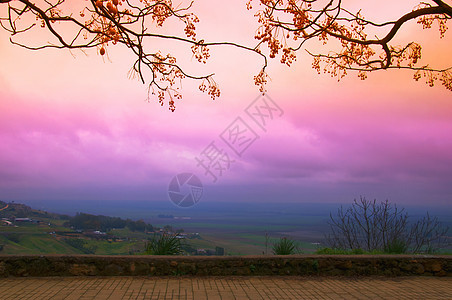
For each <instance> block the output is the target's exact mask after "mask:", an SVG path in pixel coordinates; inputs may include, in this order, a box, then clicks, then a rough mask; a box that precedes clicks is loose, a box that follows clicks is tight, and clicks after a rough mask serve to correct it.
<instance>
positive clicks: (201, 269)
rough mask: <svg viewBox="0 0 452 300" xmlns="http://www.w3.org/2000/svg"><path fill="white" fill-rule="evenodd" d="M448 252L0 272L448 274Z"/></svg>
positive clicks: (36, 264)
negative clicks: (442, 254) (443, 254)
mask: <svg viewBox="0 0 452 300" xmlns="http://www.w3.org/2000/svg"><path fill="white" fill-rule="evenodd" d="M451 269H452V256H427V255H291V256H264V255H262V256H210V257H205V256H204V257H203V256H141V255H137V256H94V255H75V256H74V255H71V256H65V255H40V256H38V255H34V256H31V255H30V256H24V255H21V256H6V255H5V256H0V276H1V277H8V276H120V275H121V276H167V275H170V276H181V275H196V276H226V275H245V276H254V275H301V276H306V275H309V276H316V275H317V276H369V275H372V276H373V275H376V276H412V275H417V276H419V275H422V276H452V272H451Z"/></svg>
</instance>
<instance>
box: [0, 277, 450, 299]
mask: <svg viewBox="0 0 452 300" xmlns="http://www.w3.org/2000/svg"><path fill="white" fill-rule="evenodd" d="M0 299H2V300H6V299H33V300H35V299H46V300H47V299H67V300H70V299H86V300H87V299H96V300H100V299H162V300H163V299H193V300H203V299H212V300H214V299H252V300H254V299H265V300H267V299H278V300H279V299H452V278H439V277H396V278H382V277H363V278H338V277H330V278H328V277H276V276H273V277H269V276H265V277H156V278H152V277H47V278H45V277H40V278H4V279H0Z"/></svg>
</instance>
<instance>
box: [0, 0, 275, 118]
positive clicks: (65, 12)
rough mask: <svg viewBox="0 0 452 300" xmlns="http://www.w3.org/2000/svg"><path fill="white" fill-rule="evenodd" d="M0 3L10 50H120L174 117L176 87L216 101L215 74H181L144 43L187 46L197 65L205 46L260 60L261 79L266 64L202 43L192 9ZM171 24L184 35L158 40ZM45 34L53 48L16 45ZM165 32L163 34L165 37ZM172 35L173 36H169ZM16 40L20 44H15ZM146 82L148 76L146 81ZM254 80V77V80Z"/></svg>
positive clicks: (167, 2) (134, 2) (106, 0)
mask: <svg viewBox="0 0 452 300" xmlns="http://www.w3.org/2000/svg"><path fill="white" fill-rule="evenodd" d="M77 2H79V3H75V4H74V3H73V1H66V0H36V1H30V0H14V1H13V0H0V4H1V5H2V6H0V7H1V8H2V9H3V10H1V11H0V26H1V27H2V28H3V29H4V30H6V31H8V32H9V33H10V35H11V37H10V41H11V43H13V44H15V45H19V46H21V47H24V48H27V49H31V50H39V49H44V48H67V49H81V50H82V51H83V50H84V49H89V48H96V49H97V51H98V53H99V54H100V55H102V56H104V55H107V54H108V49H109V48H110V47H112V46H115V45H123V46H125V47H127V48H129V49H130V51H131V52H132V53H133V54H134V55H135V56H136V61H135V63H134V64H133V67H132V69H131V73H130V75H131V76H132V77H134V76H138V77H139V79H140V80H141V81H142V82H143V83H145V82H146V79H145V78H146V75H147V74H150V80H149V92H150V94H154V95H156V97H157V98H158V101H159V102H160V104H161V105H163V104H164V103H165V99H166V100H167V102H168V105H169V109H170V110H172V111H174V109H175V102H174V100H176V99H180V98H181V97H182V95H181V93H180V85H181V81H182V80H183V79H185V78H190V79H195V80H200V81H201V84H200V86H199V89H200V90H201V91H203V92H207V93H208V94H209V95H210V96H211V97H212V99H215V98H216V97H218V96H219V95H220V90H219V88H218V85H217V83H216V82H215V80H214V79H213V75H214V74H203V75H196V74H191V73H188V72H186V71H184V68H183V66H181V65H180V64H179V63H178V62H177V59H176V57H174V56H173V55H171V54H170V53H163V52H162V51H159V50H158V49H149V48H152V47H149V42H148V41H149V40H152V39H164V40H173V41H178V42H181V43H185V44H189V45H191V53H190V55H193V56H194V58H195V59H196V60H197V61H198V62H200V63H206V60H207V59H208V58H209V56H210V54H209V48H208V47H209V46H233V47H238V48H241V49H243V50H246V51H251V52H253V53H255V54H257V55H260V56H261V57H262V59H263V67H262V71H261V73H262V74H263V73H264V72H265V67H266V65H267V58H266V57H265V56H264V55H262V54H260V53H259V52H258V51H256V49H254V48H251V47H247V46H243V45H240V44H237V43H232V42H204V40H203V39H199V38H198V37H197V35H196V23H198V22H199V19H198V17H197V16H196V15H195V14H193V13H192V12H191V8H192V4H193V2H191V3H190V4H188V5H187V6H185V7H180V6H174V5H173V3H172V2H171V0H85V1H77ZM169 20H171V21H175V22H179V23H182V24H183V26H184V29H183V33H178V32H173V33H174V34H162V33H159V32H158V31H157V30H151V28H152V27H154V28H152V29H155V27H164V26H165V24H167V22H168V21H169ZM39 26H40V27H42V28H44V29H47V30H48V31H49V32H50V34H51V35H52V36H53V38H54V41H53V42H52V43H46V44H43V45H38V46H33V45H29V44H27V43H25V42H24V39H20V40H19V36H22V35H24V34H26V33H29V34H31V33H30V32H31V31H32V30H34V29H35V28H36V27H39ZM169 30H170V29H168V30H166V31H169ZM173 31H174V30H173ZM18 40H19V41H18ZM148 76H149V75H148ZM257 79H259V75H258V76H257Z"/></svg>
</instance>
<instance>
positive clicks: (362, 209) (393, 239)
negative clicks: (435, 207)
mask: <svg viewBox="0 0 452 300" xmlns="http://www.w3.org/2000/svg"><path fill="white" fill-rule="evenodd" d="M328 224H329V225H330V229H331V233H330V234H328V235H327V236H326V241H327V244H328V246H329V247H331V248H337V249H349V250H354V249H362V250H365V251H381V252H386V253H434V252H437V251H438V250H439V249H440V248H443V247H446V246H447V245H448V239H447V233H448V230H449V228H448V227H447V226H444V225H443V224H442V223H441V222H440V221H439V220H438V218H437V217H432V216H430V214H429V213H428V212H427V214H426V215H425V216H424V217H423V218H421V219H418V220H415V221H411V222H410V218H409V216H408V213H407V212H405V210H404V209H399V208H398V207H397V206H396V205H395V204H392V203H390V202H389V201H388V200H386V201H384V202H377V200H373V201H371V200H367V199H366V198H364V197H361V198H360V200H356V199H355V200H354V203H353V204H352V205H351V206H350V207H349V208H347V209H344V207H342V206H341V207H340V208H339V209H338V211H337V215H336V216H333V215H332V214H330V221H329V222H328Z"/></svg>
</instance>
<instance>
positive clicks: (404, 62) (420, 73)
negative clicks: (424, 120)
mask: <svg viewBox="0 0 452 300" xmlns="http://www.w3.org/2000/svg"><path fill="white" fill-rule="evenodd" d="M252 1H253V0H250V1H249V2H248V3H247V7H248V9H250V10H251V9H253V8H252V4H253V2H252ZM254 2H258V6H259V10H258V11H257V12H256V14H255V16H256V17H257V18H258V22H259V24H260V27H259V29H258V31H257V33H256V36H255V38H256V39H258V40H259V42H260V44H261V45H262V44H263V45H266V46H267V47H268V48H269V51H270V53H269V56H270V57H272V58H275V57H276V56H277V55H279V54H280V56H281V63H283V64H287V65H290V64H291V63H292V62H293V61H294V60H295V59H296V52H297V51H298V50H300V49H302V48H303V47H304V46H305V45H306V44H307V42H308V41H314V40H318V41H320V43H321V44H322V46H321V47H318V48H316V51H319V50H320V51H322V52H321V53H315V52H314V51H311V50H307V52H308V53H309V54H310V55H311V56H312V57H313V63H312V66H313V68H314V69H316V70H317V72H318V73H321V72H322V71H323V72H325V73H329V74H331V76H333V77H337V78H338V80H340V79H341V78H343V77H344V76H345V75H347V71H349V70H353V71H358V76H359V77H360V78H361V79H363V80H364V79H366V78H367V73H369V72H373V71H377V70H384V69H410V70H413V71H414V79H415V80H416V81H417V80H419V79H420V78H421V77H424V78H425V79H426V82H427V84H428V85H429V86H433V85H434V84H435V82H436V81H440V82H441V83H442V85H444V87H445V88H446V89H448V90H450V91H452V72H451V70H452V67H447V68H435V67H431V66H429V65H419V59H420V58H421V52H422V51H421V50H422V47H421V45H420V44H418V43H416V42H410V43H408V44H406V45H402V46H399V45H393V41H394V37H396V35H397V34H398V33H399V32H400V31H401V27H402V25H403V24H405V23H407V22H409V21H411V20H416V21H417V23H419V24H420V25H422V27H423V28H424V29H427V28H431V27H432V25H433V24H434V23H435V22H436V23H438V26H439V33H440V38H443V37H444V34H445V32H446V30H447V26H446V22H447V20H448V19H451V18H452V7H451V6H450V5H448V4H446V3H445V1H441V0H432V1H429V2H420V4H419V5H418V6H416V7H415V8H414V9H413V10H411V11H407V12H406V13H405V14H403V15H402V16H400V17H399V18H398V19H397V20H394V21H387V22H383V23H377V22H374V21H372V20H369V19H367V18H365V17H364V16H363V15H362V14H361V12H360V11H358V12H357V13H354V12H352V11H350V10H348V9H347V8H346V7H344V3H345V1H342V0H254Z"/></svg>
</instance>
